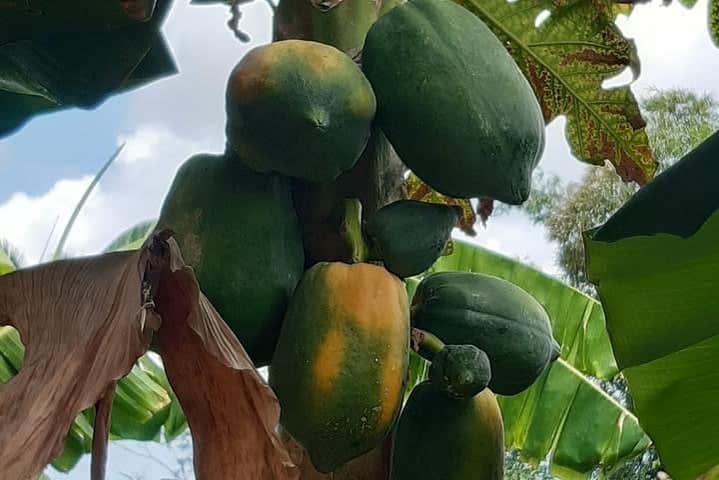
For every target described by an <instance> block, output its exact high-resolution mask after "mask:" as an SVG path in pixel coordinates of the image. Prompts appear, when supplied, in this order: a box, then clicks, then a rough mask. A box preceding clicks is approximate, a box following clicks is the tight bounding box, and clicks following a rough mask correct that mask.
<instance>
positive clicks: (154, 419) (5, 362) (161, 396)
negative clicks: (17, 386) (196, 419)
mask: <svg viewBox="0 0 719 480" xmlns="http://www.w3.org/2000/svg"><path fill="white" fill-rule="evenodd" d="M24 354H25V348H24V347H23V345H22V342H21V340H20V336H19V335H18V333H17V331H16V330H15V329H14V328H11V327H0V382H2V383H6V382H7V381H8V380H10V378H12V377H13V376H14V375H15V374H17V372H18V371H19V370H20V367H21V366H22V360H23V356H24ZM151 362H153V361H152V360H150V359H149V358H148V359H143V362H142V363H139V364H138V365H136V366H135V367H133V369H132V371H131V372H130V373H129V374H128V375H127V376H126V377H124V378H123V379H121V380H120V381H119V382H118V384H117V391H116V393H115V399H114V401H113V405H112V423H111V426H110V434H111V438H113V439H131V440H155V439H159V438H161V437H160V435H161V432H162V427H163V426H165V425H166V424H167V425H168V427H169V428H170V431H169V432H168V433H165V435H166V436H167V437H171V438H174V437H176V436H178V435H179V434H180V433H182V432H183V431H184V429H185V426H186V424H183V419H184V416H181V410H180V412H179V414H178V411H177V410H178V409H179V405H177V399H176V398H175V396H174V393H172V390H171V389H170V387H169V384H168V383H167V379H166V378H165V379H164V381H163V380H162V378H164V377H160V374H158V373H157V371H156V370H155V369H152V368H151V367H150V365H151ZM156 368H159V367H156ZM93 419H94V411H93V410H92V409H90V410H86V411H85V412H83V413H82V414H80V415H78V417H77V418H76V419H75V422H74V423H73V425H72V427H71V428H70V431H69V432H68V436H67V439H66V441H65V450H64V451H63V452H62V453H61V454H60V456H58V457H57V458H56V459H55V460H54V461H53V463H52V465H53V466H54V467H55V468H56V469H58V470H60V471H69V470H71V469H72V468H73V467H74V466H75V465H76V464H77V462H78V461H79V460H80V457H81V456H82V455H84V454H85V453H88V452H89V451H90V447H91V444H92V422H93Z"/></svg>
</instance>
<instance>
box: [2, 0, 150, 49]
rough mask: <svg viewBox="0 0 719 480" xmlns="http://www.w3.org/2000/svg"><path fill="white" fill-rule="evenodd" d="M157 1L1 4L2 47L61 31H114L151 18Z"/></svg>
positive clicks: (40, 0)
mask: <svg viewBox="0 0 719 480" xmlns="http://www.w3.org/2000/svg"><path fill="white" fill-rule="evenodd" d="M154 8H155V0H133V1H121V0H74V1H72V2H58V1H55V0H33V2H32V5H31V4H30V2H28V1H27V0H8V1H5V2H2V3H0V45H3V44H5V43H10V42H14V41H17V40H26V39H30V38H34V37H39V36H47V35H50V34H55V33H60V32H92V31H103V30H111V29H114V28H118V27H123V26H126V25H132V24H134V23H138V22H144V21H147V20H149V19H150V17H152V13H153V10H154Z"/></svg>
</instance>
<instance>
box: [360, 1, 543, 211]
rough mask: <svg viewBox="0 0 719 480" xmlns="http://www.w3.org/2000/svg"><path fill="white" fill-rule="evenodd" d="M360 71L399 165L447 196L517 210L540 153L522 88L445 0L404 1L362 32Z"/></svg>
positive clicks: (505, 60) (497, 50)
mask: <svg viewBox="0 0 719 480" xmlns="http://www.w3.org/2000/svg"><path fill="white" fill-rule="evenodd" d="M362 68H363V70H364V72H365V75H366V76H367V78H369V80H370V82H371V84H372V87H373V89H374V91H375V94H376V96H377V102H378V111H377V122H378V124H379V125H380V127H381V128H382V129H383V131H384V132H385V134H386V135H387V137H388V138H389V140H390V142H391V143H392V145H393V146H394V148H395V150H396V151H397V153H398V154H399V156H400V158H402V161H403V162H404V163H405V164H406V165H407V166H408V167H409V168H410V169H411V170H412V171H413V172H414V173H415V174H417V176H418V177H420V178H421V179H422V180H423V181H424V182H425V183H427V184H428V185H430V186H431V187H432V188H434V189H435V190H437V191H438V192H440V193H443V194H445V195H448V196H451V197H460V198H470V197H491V198H494V199H497V200H500V201H502V202H504V203H509V204H520V203H522V202H524V201H525V200H526V199H527V197H528V196H529V191H530V184H531V174H532V170H533V169H534V167H535V166H536V165H537V163H538V161H539V158H540V156H541V153H542V150H543V148H544V119H543V116H542V112H541V109H540V107H539V104H538V102H537V99H536V97H535V96H534V93H533V91H532V88H531V86H530V85H529V82H527V80H526V78H525V77H524V76H523V75H522V72H521V71H520V70H519V68H518V66H517V64H516V63H515V62H514V60H513V59H512V57H511V56H510V55H509V53H508V52H507V51H506V49H505V48H504V46H503V45H502V43H501V42H500V40H499V39H498V38H497V37H496V36H495V35H494V34H493V33H492V31H491V30H490V29H489V28H488V27H487V26H486V25H485V24H484V23H483V22H482V21H481V20H480V19H479V18H477V17H476V16H474V15H473V14H472V13H470V12H469V11H467V10H465V9H464V8H462V7H461V6H459V5H456V4H455V3H453V2H451V1H449V0H412V1H409V2H407V3H404V4H402V5H398V6H396V7H394V8H393V9H391V10H390V11H389V12H387V13H386V14H385V15H384V16H382V17H381V18H380V19H379V20H377V22H376V23H375V24H374V25H373V26H372V28H370V30H369V33H368V34H367V39H366V40H365V47H364V50H363V53H362Z"/></svg>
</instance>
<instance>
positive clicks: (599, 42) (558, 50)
mask: <svg viewBox="0 0 719 480" xmlns="http://www.w3.org/2000/svg"><path fill="white" fill-rule="evenodd" d="M455 1H456V2H457V3H459V4H460V5H462V6H463V7H465V8H467V9H468V10H470V11H471V12H473V13H474V14H476V15H477V16H478V17H479V18H481V19H482V20H483V21H484V22H485V23H486V24H487V26H488V27H490V28H491V29H492V31H493V32H494V33H495V34H496V35H497V36H498V37H499V39H500V40H501V41H502V42H503V43H504V44H505V46H506V47H507V49H508V50H509V52H510V54H511V55H512V56H513V57H514V59H515V61H516V62H517V64H518V65H519V67H520V69H521V70H522V72H523V73H524V75H525V76H526V77H527V79H528V80H529V82H530V84H531V85H532V87H533V88H534V92H535V94H536V96H537V99H538V100H539V104H540V105H541V107H542V112H543V114H544V119H545V121H546V122H547V123H548V122H550V121H551V120H552V119H554V118H556V117H557V116H559V115H565V116H566V117H567V130H566V134H567V139H568V141H569V144H570V146H571V149H572V152H573V154H574V156H576V157H577V158H578V159H580V160H582V161H584V162H588V163H592V164H596V165H601V164H603V163H604V162H605V161H606V160H609V161H610V162H611V163H612V164H614V166H615V168H616V170H617V172H618V173H619V174H620V175H621V176H622V178H623V179H624V180H626V181H636V182H639V183H640V184H643V183H645V182H646V181H647V180H649V179H650V178H652V176H653V175H654V172H655V170H656V167H657V164H656V161H655V159H654V156H653V154H652V151H651V148H650V147H649V141H648V139H647V135H646V132H645V129H644V127H645V122H644V120H643V119H642V116H641V113H640V111H639V106H638V104H637V101H636V99H635V98H634V95H633V94H632V92H631V90H630V88H629V87H628V86H623V87H617V88H610V89H604V88H602V83H603V82H604V80H606V79H608V78H611V77H614V76H616V75H618V74H620V73H621V72H622V71H623V70H624V69H625V68H626V67H630V68H631V69H632V71H633V72H634V75H635V76H636V75H638V72H639V63H638V57H637V54H636V49H635V46H634V44H633V43H632V42H631V41H629V40H627V39H626V38H624V37H623V36H622V34H621V32H620V30H619V28H618V27H617V26H616V25H615V23H614V15H615V14H614V11H613V3H612V2H610V1H608V0H561V1H554V0H540V1H536V2H528V1H526V0H520V1H516V2H507V1H506V0H455ZM546 13H548V14H549V16H548V18H546V19H544V21H542V22H541V23H540V25H539V26H538V27H536V26H535V23H538V19H540V18H541V17H540V14H546ZM498 88H501V86H499V87H498Z"/></svg>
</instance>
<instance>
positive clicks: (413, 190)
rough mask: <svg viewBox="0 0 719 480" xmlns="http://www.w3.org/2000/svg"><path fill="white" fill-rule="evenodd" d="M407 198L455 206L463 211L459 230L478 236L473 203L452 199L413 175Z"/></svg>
mask: <svg viewBox="0 0 719 480" xmlns="http://www.w3.org/2000/svg"><path fill="white" fill-rule="evenodd" d="M406 186H407V198H409V199H411V200H418V201H420V202H427V203H441V204H443V205H455V206H458V207H460V208H461V209H462V217H461V218H460V219H459V228H460V229H461V230H462V231H463V232H464V233H466V234H467V235H471V236H475V235H476V234H477V232H476V230H475V229H474V224H475V223H477V215H476V214H475V213H474V208H472V203H471V202H470V201H469V199H466V198H452V197H448V196H446V195H442V194H441V193H439V192H437V191H435V190H433V189H432V187H430V186H429V185H427V184H426V183H424V182H423V181H422V180H420V179H419V177H418V176H417V175H415V174H414V173H411V174H410V176H409V178H408V179H407V181H406Z"/></svg>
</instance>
